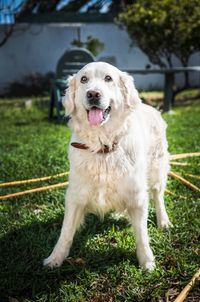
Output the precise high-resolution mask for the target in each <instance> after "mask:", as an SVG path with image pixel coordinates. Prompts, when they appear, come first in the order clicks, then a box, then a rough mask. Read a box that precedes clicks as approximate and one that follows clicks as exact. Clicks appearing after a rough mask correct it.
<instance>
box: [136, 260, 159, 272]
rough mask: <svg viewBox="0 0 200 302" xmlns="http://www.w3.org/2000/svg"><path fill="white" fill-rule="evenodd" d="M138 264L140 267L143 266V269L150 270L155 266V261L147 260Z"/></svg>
mask: <svg viewBox="0 0 200 302" xmlns="http://www.w3.org/2000/svg"><path fill="white" fill-rule="evenodd" d="M140 266H141V268H143V269H145V270H148V271H152V270H153V269H154V268H155V266H156V264H155V261H147V262H144V263H143V264H142V265H140Z"/></svg>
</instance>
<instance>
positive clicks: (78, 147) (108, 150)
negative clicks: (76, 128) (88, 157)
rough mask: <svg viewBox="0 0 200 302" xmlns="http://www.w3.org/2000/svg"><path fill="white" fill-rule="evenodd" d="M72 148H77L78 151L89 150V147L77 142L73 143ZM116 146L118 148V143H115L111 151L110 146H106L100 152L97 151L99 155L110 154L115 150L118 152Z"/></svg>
mask: <svg viewBox="0 0 200 302" xmlns="http://www.w3.org/2000/svg"><path fill="white" fill-rule="evenodd" d="M71 146H72V147H74V148H77V149H82V150H88V149H89V147H88V146H87V145H85V144H81V143H76V142H73V143H71ZM116 146H117V143H116V142H114V143H113V144H112V148H111V149H110V148H109V146H108V145H104V146H103V147H102V148H101V149H100V150H99V151H97V153H110V152H112V151H114V150H116Z"/></svg>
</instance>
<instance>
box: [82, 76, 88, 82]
mask: <svg viewBox="0 0 200 302" xmlns="http://www.w3.org/2000/svg"><path fill="white" fill-rule="evenodd" d="M87 82H88V78H87V77H86V76H82V78H81V83H83V84H85V83H87Z"/></svg>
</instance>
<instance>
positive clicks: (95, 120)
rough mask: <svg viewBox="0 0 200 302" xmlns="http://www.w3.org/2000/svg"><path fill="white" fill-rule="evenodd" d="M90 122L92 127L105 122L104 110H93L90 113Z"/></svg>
mask: <svg viewBox="0 0 200 302" xmlns="http://www.w3.org/2000/svg"><path fill="white" fill-rule="evenodd" d="M88 120H89V123H90V125H100V124H101V123H102V122H103V110H102V109H99V108H92V109H90V110H89V112H88Z"/></svg>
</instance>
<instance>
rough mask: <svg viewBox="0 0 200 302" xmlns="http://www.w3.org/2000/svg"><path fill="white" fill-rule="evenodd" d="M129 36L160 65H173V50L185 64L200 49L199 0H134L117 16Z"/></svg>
mask: <svg viewBox="0 0 200 302" xmlns="http://www.w3.org/2000/svg"><path fill="white" fill-rule="evenodd" d="M118 22H119V23H120V24H121V25H123V26H125V28H126V29H127V31H128V34H129V36H130V38H131V40H132V41H133V42H134V41H136V42H137V44H138V46H139V47H140V48H141V49H142V50H143V51H144V52H145V53H146V54H147V56H148V57H149V59H150V61H151V62H152V63H154V64H158V65H160V66H161V67H166V66H167V65H168V66H170V67H171V66H172V55H173V54H175V55H176V56H177V57H178V58H179V59H180V61H181V62H182V64H183V65H184V66H186V65H187V63H188V60H189V57H190V55H191V54H193V53H195V52H197V51H199V50H200V42H199V41H200V35H199V33H200V2H199V1H198V0H190V1H188V0H180V1H179V0H162V1H160V0H137V1H135V2H134V4H132V5H130V6H128V7H127V8H126V10H125V11H124V12H123V13H121V14H120V15H119V17H118Z"/></svg>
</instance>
